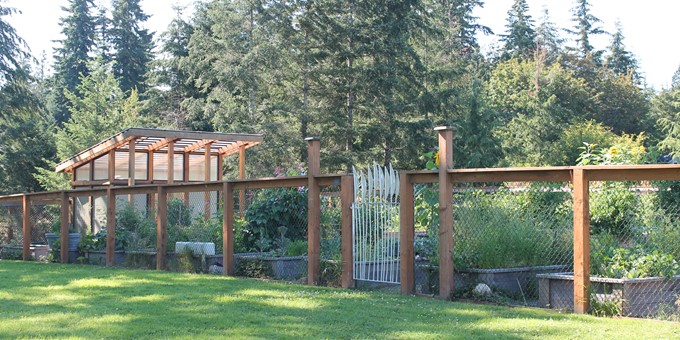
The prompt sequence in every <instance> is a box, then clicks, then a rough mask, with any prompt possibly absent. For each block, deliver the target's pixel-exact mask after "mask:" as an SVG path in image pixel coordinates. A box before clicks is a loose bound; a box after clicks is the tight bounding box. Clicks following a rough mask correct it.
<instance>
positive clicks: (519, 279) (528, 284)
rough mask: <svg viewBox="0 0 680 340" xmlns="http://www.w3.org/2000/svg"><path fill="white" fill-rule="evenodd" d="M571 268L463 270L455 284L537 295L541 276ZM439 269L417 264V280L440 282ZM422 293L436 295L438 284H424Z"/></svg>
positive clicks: (541, 267) (458, 272)
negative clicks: (538, 278) (481, 285)
mask: <svg viewBox="0 0 680 340" xmlns="http://www.w3.org/2000/svg"><path fill="white" fill-rule="evenodd" d="M568 268H569V267H568V266H565V265H550V266H534V267H518V268H494V269H472V268H471V269H461V270H456V271H455V272H454V278H453V282H454V284H455V288H456V289H462V288H464V287H468V286H473V285H476V284H478V283H484V284H486V285H488V286H489V287H491V288H492V289H499V290H502V291H504V292H505V293H511V294H523V295H530V296H532V295H533V296H534V297H535V295H536V293H535V292H536V278H537V276H538V275H539V274H545V273H560V272H564V271H565V270H567V269H568ZM438 273H439V268H438V267H437V266H432V265H429V264H425V263H417V264H416V278H419V279H421V280H425V281H427V280H437V283H438V280H439V274H438ZM420 286H421V287H422V288H421V290H422V293H424V294H434V293H436V292H432V291H430V290H431V287H436V286H437V284H436V283H435V284H433V283H432V282H423V283H421V284H420Z"/></svg>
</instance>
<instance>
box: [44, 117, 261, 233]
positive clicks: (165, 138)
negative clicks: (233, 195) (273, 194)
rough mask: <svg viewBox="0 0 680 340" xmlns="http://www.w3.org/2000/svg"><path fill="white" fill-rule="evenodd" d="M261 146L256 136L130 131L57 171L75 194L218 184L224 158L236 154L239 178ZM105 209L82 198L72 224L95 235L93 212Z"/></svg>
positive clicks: (148, 199) (149, 201) (98, 200)
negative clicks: (90, 229)
mask: <svg viewBox="0 0 680 340" xmlns="http://www.w3.org/2000/svg"><path fill="white" fill-rule="evenodd" d="M261 142H262V135H260V134H234V133H221V132H203V131H183V130H163V129H148V128H129V129H126V130H123V131H121V132H119V133H117V134H115V135H113V136H111V137H109V138H107V139H105V140H103V141H101V142H99V143H97V144H95V145H93V146H91V147H89V148H87V149H85V150H83V151H81V152H79V153H78V154H76V155H74V156H73V157H71V158H69V159H67V160H64V161H63V162H61V163H59V164H57V166H56V171H57V172H66V173H69V174H71V187H73V188H74V189H79V188H101V187H107V186H111V185H114V186H135V185H143V184H159V183H176V182H206V181H220V180H222V175H223V171H222V169H223V165H224V160H225V157H227V156H230V155H234V154H238V173H239V178H240V179H243V178H245V153H246V149H248V148H250V147H253V146H255V145H257V144H260V143H261ZM136 196H137V197H130V202H134V203H135V204H136V205H140V204H144V206H150V207H152V206H154V204H155V203H154V195H136ZM189 200H190V197H189V195H187V196H186V197H185V201H186V202H187V204H188V203H189ZM142 201H144V202H143V203H142ZM206 201H207V199H206ZM105 207H106V202H105V198H104V197H92V196H88V197H81V198H79V199H77V200H76V201H75V204H74V207H73V209H74V211H73V213H74V214H73V216H74V217H75V221H74V222H75V223H76V225H77V226H78V227H81V228H82V227H85V226H87V227H90V226H92V227H94V229H95V231H96V230H98V229H99V228H100V227H101V226H103V223H102V222H100V220H101V219H100V218H97V215H99V214H98V211H100V210H102V209H101V208H105ZM103 210H104V211H105V210H106V209H103Z"/></svg>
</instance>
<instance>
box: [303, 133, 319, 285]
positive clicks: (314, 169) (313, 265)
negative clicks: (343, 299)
mask: <svg viewBox="0 0 680 340" xmlns="http://www.w3.org/2000/svg"><path fill="white" fill-rule="evenodd" d="M305 140H306V141H307V162H308V170H307V178H308V188H307V197H308V199H307V202H308V204H307V283H308V284H310V285H317V284H318V283H319V278H320V276H321V258H320V255H321V202H320V197H319V196H320V194H321V189H320V188H319V185H318V183H317V179H316V176H318V175H319V171H320V168H321V161H320V150H321V143H320V142H319V139H318V138H306V139H305Z"/></svg>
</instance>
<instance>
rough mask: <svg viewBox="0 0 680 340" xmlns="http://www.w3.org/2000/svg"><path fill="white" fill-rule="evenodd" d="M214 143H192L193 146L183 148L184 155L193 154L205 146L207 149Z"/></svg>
mask: <svg viewBox="0 0 680 340" xmlns="http://www.w3.org/2000/svg"><path fill="white" fill-rule="evenodd" d="M214 142H216V140H214V139H204V140H200V141H198V142H196V143H194V144H191V145H189V146H187V147H185V148H184V152H186V153H188V152H193V151H196V150H198V149H200V148H202V147H204V146H206V145H208V147H209V145H210V144H212V143H214Z"/></svg>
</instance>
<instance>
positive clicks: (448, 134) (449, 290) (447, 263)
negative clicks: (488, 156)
mask: <svg viewBox="0 0 680 340" xmlns="http://www.w3.org/2000/svg"><path fill="white" fill-rule="evenodd" d="M435 131H438V132H439V298H440V299H450V298H451V296H452V295H453V289H454V282H453V207H452V205H453V183H452V181H451V177H450V176H449V174H448V170H449V169H450V168H452V167H453V142H452V141H453V129H452V128H451V127H448V126H441V127H437V128H435Z"/></svg>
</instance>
